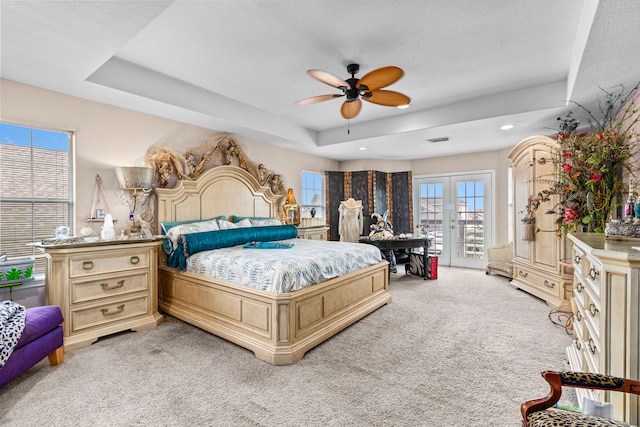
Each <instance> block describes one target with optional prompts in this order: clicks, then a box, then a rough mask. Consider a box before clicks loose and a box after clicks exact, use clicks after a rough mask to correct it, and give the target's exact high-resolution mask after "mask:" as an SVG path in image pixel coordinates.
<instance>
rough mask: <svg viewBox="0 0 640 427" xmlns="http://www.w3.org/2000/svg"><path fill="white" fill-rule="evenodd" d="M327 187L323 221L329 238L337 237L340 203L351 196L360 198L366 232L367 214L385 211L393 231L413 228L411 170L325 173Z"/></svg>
mask: <svg viewBox="0 0 640 427" xmlns="http://www.w3.org/2000/svg"><path fill="white" fill-rule="evenodd" d="M325 184H326V188H327V200H326V203H327V224H328V225H329V227H330V229H329V240H340V235H339V234H338V221H339V212H338V208H339V207H340V202H341V201H343V200H346V199H348V198H349V197H353V198H354V199H355V200H362V205H363V210H362V214H363V216H364V221H363V223H364V226H363V230H362V234H363V235H366V234H369V225H370V224H371V214H372V213H374V212H375V213H379V214H380V215H383V214H384V213H385V211H386V210H387V209H388V210H389V214H390V217H389V220H390V221H391V224H392V225H393V230H394V232H395V233H396V234H400V233H411V232H412V227H413V192H412V185H411V172H393V173H386V172H379V171H357V172H336V171H327V172H325Z"/></svg>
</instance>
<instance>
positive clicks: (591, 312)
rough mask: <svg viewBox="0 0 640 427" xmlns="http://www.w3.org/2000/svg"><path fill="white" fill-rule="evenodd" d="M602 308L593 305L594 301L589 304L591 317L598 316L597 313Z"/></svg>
mask: <svg viewBox="0 0 640 427" xmlns="http://www.w3.org/2000/svg"><path fill="white" fill-rule="evenodd" d="M599 311H600V310H598V308H597V307H596V306H595V305H593V303H591V304H589V314H590V315H591V317H596V314H598V312H599Z"/></svg>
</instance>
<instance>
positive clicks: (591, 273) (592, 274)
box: [588, 267, 600, 280]
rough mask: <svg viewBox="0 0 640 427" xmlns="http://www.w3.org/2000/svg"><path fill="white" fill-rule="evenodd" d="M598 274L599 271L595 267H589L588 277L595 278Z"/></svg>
mask: <svg viewBox="0 0 640 427" xmlns="http://www.w3.org/2000/svg"><path fill="white" fill-rule="evenodd" d="M599 275H600V272H599V271H598V270H596V269H595V268H593V267H591V268H590V269H589V274H588V276H589V279H591V280H596V277H598V276H599Z"/></svg>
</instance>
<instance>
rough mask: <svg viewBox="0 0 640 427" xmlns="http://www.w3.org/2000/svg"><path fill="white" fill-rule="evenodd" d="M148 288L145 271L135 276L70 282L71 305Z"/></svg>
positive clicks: (105, 277)
mask: <svg viewBox="0 0 640 427" xmlns="http://www.w3.org/2000/svg"><path fill="white" fill-rule="evenodd" d="M148 288H149V273H148V271H147V270H143V271H142V272H138V273H135V274H126V275H110V276H104V277H103V278H100V279H94V280H84V281H79V280H75V281H71V283H70V290H71V296H70V300H71V304H77V303H81V302H86V301H93V300H99V299H101V298H108V297H112V296H117V295H124V294H129V293H133V292H139V291H146V290H147V289H148Z"/></svg>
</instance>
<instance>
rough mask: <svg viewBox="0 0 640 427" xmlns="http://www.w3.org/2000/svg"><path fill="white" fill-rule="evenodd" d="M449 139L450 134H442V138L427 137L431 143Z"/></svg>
mask: <svg viewBox="0 0 640 427" xmlns="http://www.w3.org/2000/svg"><path fill="white" fill-rule="evenodd" d="M448 140H449V137H448V136H441V137H440V138H431V139H427V141H429V142H430V143H432V144H434V143H436V142H446V141H448Z"/></svg>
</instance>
